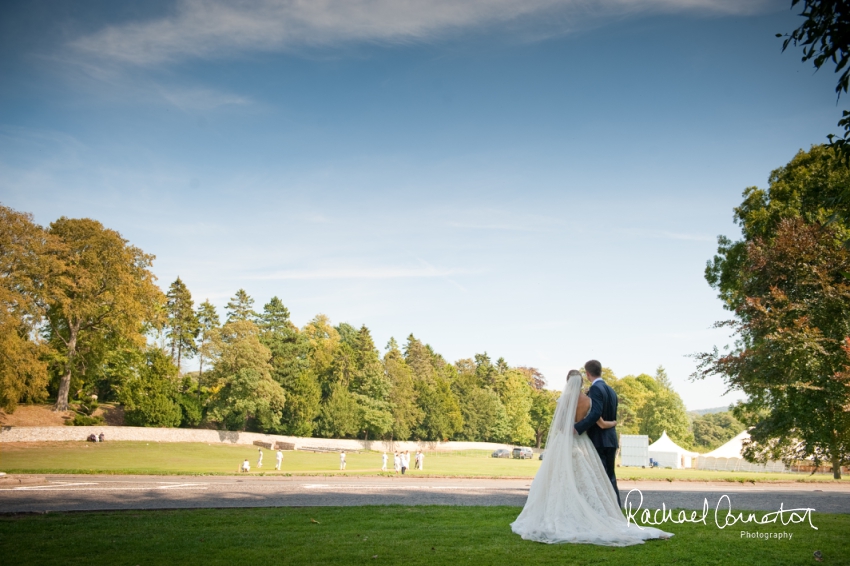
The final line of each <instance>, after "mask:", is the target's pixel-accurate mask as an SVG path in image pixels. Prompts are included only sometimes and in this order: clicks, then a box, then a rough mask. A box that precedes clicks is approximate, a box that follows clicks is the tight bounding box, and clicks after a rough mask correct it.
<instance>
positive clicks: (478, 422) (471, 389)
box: [452, 359, 510, 442]
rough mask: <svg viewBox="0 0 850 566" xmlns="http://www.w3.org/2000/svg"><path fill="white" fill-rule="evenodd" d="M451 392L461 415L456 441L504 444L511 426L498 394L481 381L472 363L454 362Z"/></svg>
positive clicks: (467, 361) (468, 361)
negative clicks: (461, 423)
mask: <svg viewBox="0 0 850 566" xmlns="http://www.w3.org/2000/svg"><path fill="white" fill-rule="evenodd" d="M455 371H456V375H455V376H454V379H453V380H452V391H453V392H454V394H455V396H456V397H457V400H458V404H459V405H460V410H461V414H462V416H463V427H462V429H461V430H460V431H458V432H457V434H456V438H458V439H459V440H470V441H498V442H503V441H507V439H508V438H509V437H510V423H509V419H508V414H507V412H506V411H505V406H504V405H503V404H502V400H501V399H500V398H499V395H498V393H496V392H495V391H493V389H491V388H490V387H489V386H486V385H484V384H483V383H482V382H481V379H480V374H479V372H478V371H477V367H476V364H475V362H474V361H473V360H470V359H465V360H458V361H457V362H455Z"/></svg>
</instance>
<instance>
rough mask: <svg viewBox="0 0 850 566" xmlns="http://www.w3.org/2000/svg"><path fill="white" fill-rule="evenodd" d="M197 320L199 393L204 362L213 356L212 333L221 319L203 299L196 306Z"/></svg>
mask: <svg viewBox="0 0 850 566" xmlns="http://www.w3.org/2000/svg"><path fill="white" fill-rule="evenodd" d="M195 316H196V318H197V320H198V361H199V363H200V366H199V368H198V395H199V396H200V394H201V384H203V382H204V381H203V380H204V362H205V361H208V360H212V359H213V358H214V357H215V351H214V344H215V341H214V339H213V338H214V335H215V332H216V331H217V330H218V328H219V326H221V321H220V320H219V318H218V312H216V310H215V306H214V305H213V304H212V303H211V302H210V301H209V299H207V300H205V301H204V302H203V303H201V304H200V305H199V306H198V312H197V313H196V314H195Z"/></svg>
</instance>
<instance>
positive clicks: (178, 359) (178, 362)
mask: <svg viewBox="0 0 850 566" xmlns="http://www.w3.org/2000/svg"><path fill="white" fill-rule="evenodd" d="M182 355H183V344H180V345H179V346H177V376H178V377H179V376H180V358H181V356H182Z"/></svg>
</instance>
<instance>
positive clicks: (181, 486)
mask: <svg viewBox="0 0 850 566" xmlns="http://www.w3.org/2000/svg"><path fill="white" fill-rule="evenodd" d="M83 485H91V486H97V483H96V482H84V483H79V484H63V485H37V486H26V487H12V488H6V489H0V491H154V490H169V489H175V488H176V489H178V490H185V489H193V490H198V489H209V484H205V483H179V484H166V485H148V486H136V487H131V486H126V487H77V486H83Z"/></svg>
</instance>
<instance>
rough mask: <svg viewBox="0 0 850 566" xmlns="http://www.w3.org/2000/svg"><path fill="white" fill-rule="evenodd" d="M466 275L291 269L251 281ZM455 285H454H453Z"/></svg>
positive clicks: (402, 270) (427, 271) (449, 271)
mask: <svg viewBox="0 0 850 566" xmlns="http://www.w3.org/2000/svg"><path fill="white" fill-rule="evenodd" d="M462 273H468V271H466V270H459V269H438V268H435V267H432V266H429V265H425V266H421V267H340V268H325V269H293V270H285V271H276V272H272V273H267V274H261V275H255V276H253V277H250V278H251V279H259V280H287V279H316V280H318V279H402V278H423V277H443V278H445V277H448V276H450V275H458V274H462ZM455 284H456V283H455Z"/></svg>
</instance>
